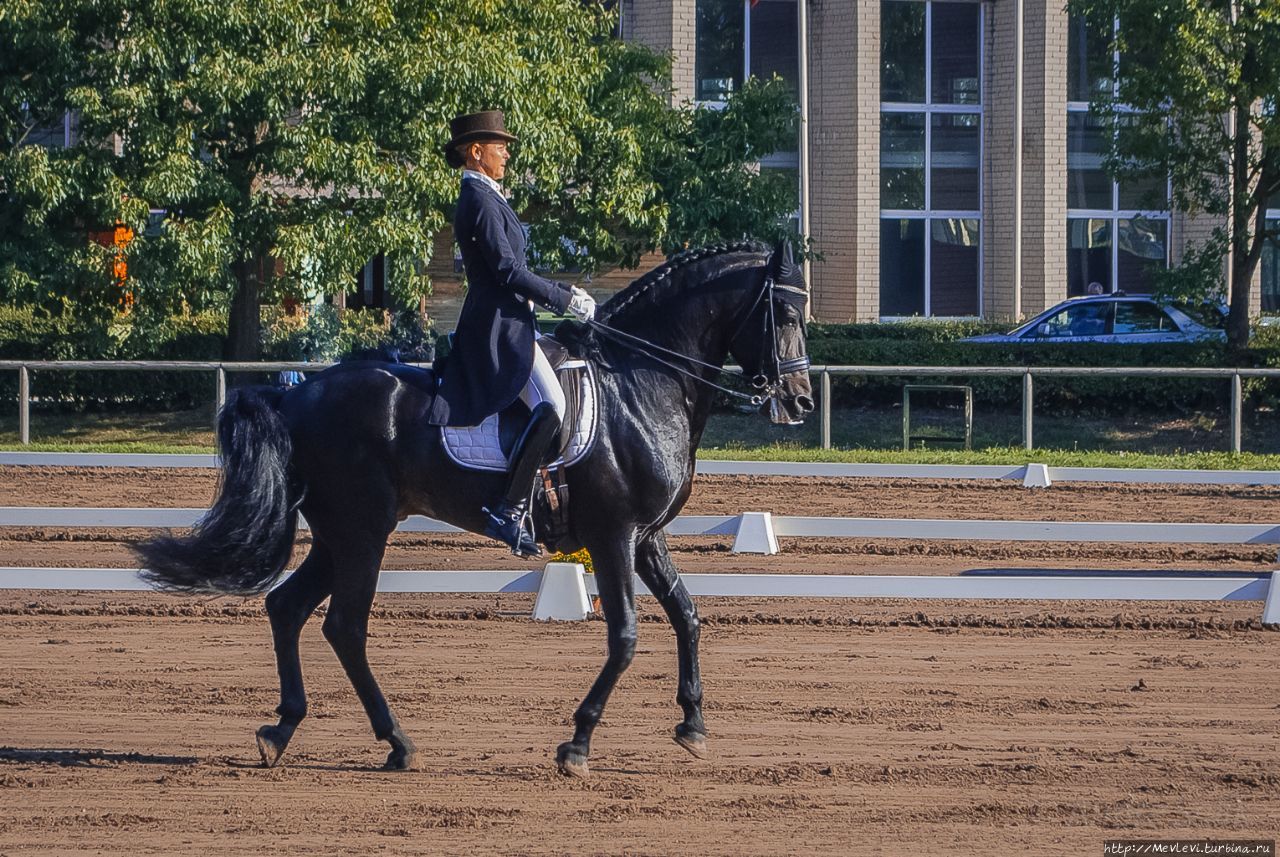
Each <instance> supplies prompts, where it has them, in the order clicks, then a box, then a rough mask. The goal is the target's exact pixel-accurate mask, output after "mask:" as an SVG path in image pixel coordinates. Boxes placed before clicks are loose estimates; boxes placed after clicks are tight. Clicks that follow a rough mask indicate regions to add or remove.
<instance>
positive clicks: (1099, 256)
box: [622, 0, 1280, 322]
mask: <svg viewBox="0 0 1280 857" xmlns="http://www.w3.org/2000/svg"><path fill="white" fill-rule="evenodd" d="M796 2H797V0H623V3H622V12H623V22H622V34H623V37H624V38H629V39H634V40H637V41H639V42H642V43H644V44H647V45H649V46H651V47H653V48H655V49H658V50H661V51H670V52H671V54H672V58H673V63H674V74H673V77H674V85H675V93H674V97H675V98H676V99H678V100H681V101H686V100H687V101H696V102H702V103H706V104H707V105H708V106H709V107H714V106H715V104H716V102H718V101H722V100H723V99H724V98H725V96H726V94H727V93H729V92H731V91H733V90H734V89H735V88H737V87H739V86H741V82H742V80H743V78H744V76H746V75H749V74H754V75H758V76H763V75H769V74H772V73H774V72H777V73H778V74H780V75H781V76H783V77H784V78H786V79H787V80H789V81H792V82H793V85H796V81H797V80H798V78H799V75H798V67H799V57H800V50H799V42H798V38H797V32H798V25H797V11H798V10H797V7H796ZM1063 6H1064V4H1063V2H1062V0H1024V2H1023V12H1022V16H1023V19H1022V40H1023V52H1022V53H1023V64H1022V74H1021V87H1022V99H1021V103H1022V115H1021V127H1022V141H1023V146H1022V159H1021V182H1020V183H1019V182H1017V181H1015V178H1016V177H1015V170H1016V166H1015V164H1016V158H1015V150H1014V145H1013V141H1014V139H1015V137H1016V128H1017V123H1018V121H1019V117H1018V116H1017V111H1016V105H1017V102H1018V100H1017V98H1016V87H1017V80H1018V75H1017V73H1016V72H1017V69H1016V63H1015V57H1016V54H1017V51H1016V44H1017V27H1016V16H1017V11H1016V5H1015V3H1014V0H992V1H991V2H965V0H808V90H809V92H808V99H809V119H808V136H809V141H810V143H809V153H810V167H809V183H810V194H809V196H810V224H809V232H810V234H811V236H812V238H813V240H814V242H815V245H816V247H817V249H818V250H819V251H820V252H821V253H822V254H823V255H824V257H825V258H824V260H823V261H821V262H815V263H814V265H813V269H812V270H813V273H812V280H813V283H812V285H813V290H814V301H813V311H814V315H815V317H816V318H817V319H819V320H822V321H832V322H839V321H874V320H877V319H894V318H903V317H910V316H927V317H940V318H942V317H972V316H982V317H985V318H989V319H1009V318H1013V317H1018V316H1022V317H1025V316H1027V315H1030V314H1033V313H1035V312H1037V311H1039V310H1041V309H1043V308H1045V307H1047V306H1050V305H1052V304H1054V303H1056V302H1058V301H1060V300H1062V299H1064V298H1066V297H1068V296H1070V295H1078V294H1084V293H1086V291H1087V290H1088V289H1089V287H1090V285H1092V284H1094V283H1097V284H1100V285H1101V287H1102V288H1103V289H1104V290H1112V289H1126V290H1129V291H1142V290H1144V288H1145V287H1146V284H1147V281H1148V275H1147V270H1148V268H1149V266H1152V265H1168V264H1176V263H1177V262H1178V261H1180V258H1181V256H1182V253H1183V251H1184V248H1185V247H1186V246H1187V244H1188V242H1191V241H1197V240H1201V239H1203V237H1205V236H1206V235H1207V233H1208V231H1209V230H1210V229H1211V228H1212V224H1211V223H1206V222H1204V220H1203V219H1200V220H1196V219H1193V218H1190V217H1186V216H1183V215H1181V214H1179V213H1178V212H1172V211H1170V210H1169V208H1170V205H1169V201H1168V199H1169V194H1168V188H1167V186H1166V183H1164V182H1160V181H1156V182H1146V183H1142V184H1139V185H1134V186H1127V185H1117V184H1116V183H1115V182H1112V181H1111V179H1110V178H1109V177H1108V176H1107V175H1106V173H1105V172H1104V171H1103V168H1102V158H1103V152H1104V149H1105V140H1104V139H1103V132H1102V129H1101V128H1100V127H1099V125H1098V123H1097V122H1096V121H1095V120H1094V119H1093V117H1091V116H1090V115H1089V112H1088V101H1089V98H1090V95H1091V93H1092V92H1094V91H1096V87H1100V86H1101V87H1106V86H1109V85H1110V81H1108V80H1101V79H1097V78H1094V77H1091V75H1090V71H1089V69H1090V67H1091V66H1090V63H1089V62H1088V61H1087V60H1088V58H1089V57H1091V56H1092V55H1093V54H1094V53H1095V52H1096V51H1098V50H1099V48H1101V49H1102V50H1104V51H1105V42H1104V40H1102V39H1100V38H1097V37H1091V34H1090V33H1089V32H1087V31H1086V29H1085V28H1084V27H1083V26H1082V25H1081V24H1080V23H1079V22H1076V21H1073V20H1071V19H1069V17H1068V15H1067V13H1066V12H1065V11H1064V9H1063ZM797 148H798V146H797ZM798 160H799V159H798V156H797V153H796V152H791V153H780V154H778V155H775V156H773V157H771V158H769V159H767V160H766V161H765V162H764V163H763V164H762V167H763V168H765V169H783V170H791V171H796V170H797V164H798ZM797 183H798V181H797ZM1019 184H1020V188H1021V224H1020V229H1017V230H1016V226H1015V224H1016V221H1017V218H1015V208H1016V206H1015V199H1016V197H1017V194H1018V190H1017V189H1018V187H1019ZM1269 214H1270V216H1271V217H1273V218H1280V199H1277V200H1275V201H1274V205H1273V210H1271V211H1270V212H1269ZM1015 230H1016V231H1017V232H1020V233H1021V234H1020V244H1021V259H1022V265H1021V272H1020V276H1015V265H1014V259H1015V256H1016V253H1015V247H1016V246H1017V243H1019V242H1018V236H1017V234H1016V231H1015ZM1278 269H1280V248H1277V247H1275V246H1272V247H1270V248H1269V249H1268V251H1267V253H1266V254H1265V256H1264V259H1263V264H1262V267H1261V270H1260V272H1259V278H1258V279H1259V281H1258V282H1255V283H1254V284H1253V286H1254V288H1253V295H1254V301H1255V310H1258V309H1265V310H1280V270H1278Z"/></svg>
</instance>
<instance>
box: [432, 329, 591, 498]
mask: <svg viewBox="0 0 1280 857" xmlns="http://www.w3.org/2000/svg"><path fill="white" fill-rule="evenodd" d="M538 346H539V347H540V348H541V349H542V352H543V354H545V355H546V357H547V360H548V361H549V362H550V363H551V368H552V369H554V370H555V372H556V377H557V378H558V379H559V381H560V386H561V388H562V389H563V390H564V398H565V414H564V421H563V423H562V425H561V427H560V444H559V449H558V451H557V455H555V456H554V457H553V460H552V461H551V462H550V463H549V464H548V465H547V466H548V467H549V468H551V469H556V468H561V467H568V466H569V465H571V464H574V463H576V462H577V461H579V460H580V459H581V458H583V457H584V456H585V455H586V454H587V453H588V452H590V451H591V447H592V446H593V445H594V444H595V436H596V413H597V408H596V384H595V374H594V372H593V370H592V368H591V365H590V364H589V363H587V362H586V361H585V360H576V359H572V358H571V357H570V355H569V349H568V348H566V347H565V346H564V345H563V344H562V343H560V342H559V341H558V340H556V339H553V338H551V337H547V336H544V337H542V338H540V339H539V340H538ZM529 416H530V412H529V407H528V406H527V405H526V404H525V403H524V402H522V401H521V400H519V399H516V400H515V402H513V403H512V404H511V405H510V406H508V407H507V408H506V409H505V410H503V411H501V412H500V413H497V414H493V415H492V416H489V417H486V418H485V419H484V421H483V422H481V423H480V425H477V426H442V427H441V429H440V439H441V442H442V444H443V446H444V449H445V453H446V454H447V455H448V456H449V458H450V459H451V460H452V461H453V462H454V463H455V464H457V465H458V466H459V467H464V468H466V469H468V470H485V471H490V472H494V473H505V472H506V471H507V468H508V465H509V463H510V455H511V450H512V447H514V446H515V443H516V441H517V440H518V439H519V437H520V433H521V432H523V431H524V428H525V426H526V425H527V424H528V422H529Z"/></svg>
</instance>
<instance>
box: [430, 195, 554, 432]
mask: <svg viewBox="0 0 1280 857" xmlns="http://www.w3.org/2000/svg"><path fill="white" fill-rule="evenodd" d="M453 233H454V236H455V237H456V238H457V241H458V247H459V248H460V249H461V250H462V265H463V268H464V269H465V270H466V273H467V297H466V300H464V301H463V302H462V313H461V315H460V316H459V317H458V327H457V329H456V331H455V332H454V335H453V350H452V351H451V352H450V353H449V359H448V360H447V361H446V362H445V366H444V369H443V370H442V372H441V374H440V382H439V385H438V387H437V390H436V399H435V402H433V403H432V406H431V414H430V417H429V421H430V422H431V424H433V425H448V426H470V425H477V424H479V423H480V422H481V421H482V420H483V419H484V418H485V417H487V416H489V415H490V414H496V413H497V412H498V411H501V410H502V409H503V408H505V407H506V406H507V405H509V404H511V403H512V402H514V401H515V400H516V397H518V396H519V395H520V392H521V391H522V390H523V389H524V387H525V384H527V383H528V382H529V375H530V373H531V372H532V369H533V349H534V330H535V321H534V313H533V309H532V308H530V306H529V301H530V300H532V301H533V302H534V303H535V304H538V305H540V306H543V307H546V308H547V309H550V310H552V311H554V312H555V313H556V314H557V315H564V314H565V312H567V311H568V308H569V299H570V298H571V297H572V291H571V287H570V286H569V284H568V283H558V282H553V281H551V280H547V279H544V278H542V277H539V276H538V275H537V274H535V273H534V272H533V271H530V270H529V268H528V265H527V264H526V262H525V236H524V227H523V226H522V225H521V224H520V218H518V217H516V213H515V212H514V211H512V210H511V206H510V205H509V204H508V203H507V201H506V199H504V198H503V197H502V195H501V194H499V193H498V192H497V191H496V190H494V189H493V188H491V187H489V186H488V185H487V184H485V183H484V182H482V181H478V180H476V179H471V178H466V179H463V181H462V191H461V193H460V194H459V195H458V208H457V211H456V213H455V214H454V217H453Z"/></svg>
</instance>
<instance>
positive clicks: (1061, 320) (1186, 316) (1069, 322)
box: [961, 292, 1227, 342]
mask: <svg viewBox="0 0 1280 857" xmlns="http://www.w3.org/2000/svg"><path fill="white" fill-rule="evenodd" d="M1226 337H1227V332H1226V312H1225V311H1224V310H1223V308H1222V307H1219V306H1215V305H1205V306H1200V307H1191V306H1187V305H1183V304H1173V303H1167V302H1163V301H1156V300H1155V299H1154V298H1152V297H1151V295H1131V294H1125V293H1124V292H1113V293H1112V294H1109V295H1089V296H1087V297H1079V298H1068V299H1067V300H1065V301H1063V302H1062V303H1060V304H1058V305H1056V306H1053V307H1050V308H1049V309H1047V310H1045V311H1044V312H1042V313H1040V314H1039V315H1037V316H1035V317H1034V318H1032V319H1031V320H1030V321H1028V322H1026V323H1025V324H1022V325H1020V326H1018V327H1016V328H1014V329H1013V330H1011V331H1009V332H1008V333H988V334H985V335H983V336H971V337H969V338H968V339H963V340H961V341H962V342H1198V341H1202V340H1225V339H1226Z"/></svg>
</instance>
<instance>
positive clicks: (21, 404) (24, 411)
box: [18, 366, 31, 446]
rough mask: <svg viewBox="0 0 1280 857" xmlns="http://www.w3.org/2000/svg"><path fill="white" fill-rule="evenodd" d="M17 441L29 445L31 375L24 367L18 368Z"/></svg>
mask: <svg viewBox="0 0 1280 857" xmlns="http://www.w3.org/2000/svg"><path fill="white" fill-rule="evenodd" d="M18 441H19V443H21V444H22V445H23V446H27V445H29V444H30V443H31V374H30V373H29V372H28V371H27V367H26V366H19V367H18Z"/></svg>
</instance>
